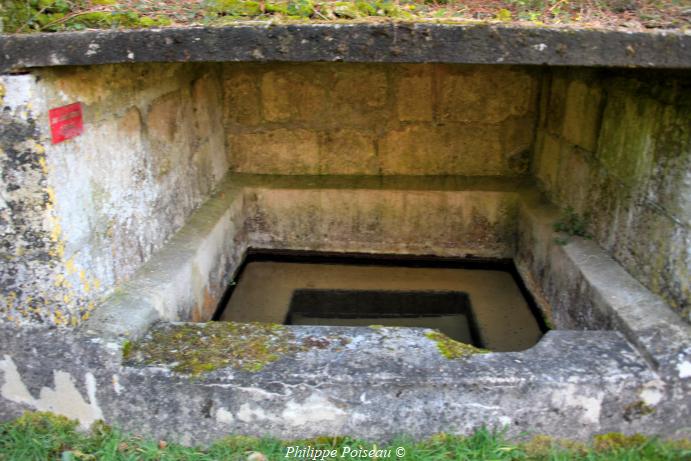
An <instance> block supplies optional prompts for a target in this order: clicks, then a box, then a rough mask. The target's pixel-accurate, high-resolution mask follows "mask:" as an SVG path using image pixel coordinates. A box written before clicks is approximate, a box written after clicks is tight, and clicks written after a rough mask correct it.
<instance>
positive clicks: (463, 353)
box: [425, 331, 490, 359]
mask: <svg viewBox="0 0 691 461" xmlns="http://www.w3.org/2000/svg"><path fill="white" fill-rule="evenodd" d="M425 336H427V338H429V339H431V340H432V341H434V342H436V343H437V349H439V352H440V353H441V355H443V356H444V357H446V358H447V359H460V358H465V357H470V356H471V355H475V354H487V353H488V352H490V351H488V350H487V349H480V348H478V347H475V346H473V345H471V344H466V343H461V342H458V341H454V340H453V339H451V338H449V337H448V336H446V335H445V334H442V333H440V332H438V331H429V332H427V333H425Z"/></svg>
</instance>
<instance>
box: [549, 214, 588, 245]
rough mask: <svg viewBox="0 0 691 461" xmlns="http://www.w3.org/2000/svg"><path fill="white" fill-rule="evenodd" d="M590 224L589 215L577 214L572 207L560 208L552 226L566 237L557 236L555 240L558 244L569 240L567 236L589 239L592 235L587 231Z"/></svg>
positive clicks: (563, 243) (564, 243)
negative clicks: (559, 213)
mask: <svg viewBox="0 0 691 461" xmlns="http://www.w3.org/2000/svg"><path fill="white" fill-rule="evenodd" d="M589 226H590V215H589V214H587V213H586V214H583V215H581V214H579V213H577V212H576V211H575V210H574V209H573V208H572V207H566V208H565V209H564V210H562V213H561V216H560V217H559V219H558V220H557V222H555V223H554V225H553V228H554V230H555V231H556V232H561V233H563V234H565V235H566V237H557V238H556V239H555V242H556V243H558V244H559V245H566V244H567V243H568V242H569V237H583V238H586V239H591V238H592V235H591V234H590V232H589V231H588V227H589Z"/></svg>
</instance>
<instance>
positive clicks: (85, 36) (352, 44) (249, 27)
mask: <svg viewBox="0 0 691 461" xmlns="http://www.w3.org/2000/svg"><path fill="white" fill-rule="evenodd" d="M189 61H259V62H268V61H347V62H448V63H475V64H530V65H542V64H547V65H554V66H605V67H656V68H684V69H688V68H691V35H690V34H688V33H684V32H673V31H661V32H628V31H608V30H578V29H546V28H532V27H531V28H525V27H515V26H496V25H450V24H409V23H389V24H292V25H289V24H278V25H277V24H261V25H258V24H256V23H255V24H245V25H242V24H239V25H237V26H231V27H221V28H211V27H206V28H203V27H201V28H200V27H197V28H184V29H182V28H180V29H177V28H170V29H152V30H128V31H97V32H66V33H55V34H34V35H12V36H10V35H5V36H2V37H1V38H0V72H8V71H11V70H21V69H27V68H31V67H45V66H66V65H94V64H105V63H124V62H189Z"/></svg>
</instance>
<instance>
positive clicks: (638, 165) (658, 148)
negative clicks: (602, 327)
mask: <svg viewBox="0 0 691 461" xmlns="http://www.w3.org/2000/svg"><path fill="white" fill-rule="evenodd" d="M690 85H691V81H689V79H688V77H686V79H685V80H682V79H680V78H677V76H675V75H668V74H662V73H648V74H646V73H640V72H639V73H638V74H636V77H635V78H634V77H632V76H631V74H627V73H624V72H619V73H616V74H615V73H611V72H610V73H606V72H604V71H602V72H594V71H591V72H586V71H574V70H561V71H556V70H555V71H552V72H549V73H548V74H547V75H546V76H545V79H544V80H543V86H542V96H541V115H540V121H539V128H538V137H537V140H536V159H535V162H534V174H535V176H536V178H537V180H538V182H539V184H540V185H541V186H542V188H543V189H544V190H545V191H546V193H547V194H548V195H549V197H550V198H551V199H552V200H553V201H554V202H555V203H557V204H559V205H560V207H562V208H566V207H571V208H573V210H574V211H575V213H576V214H577V216H580V217H581V218H583V219H584V220H585V221H587V222H589V227H588V231H589V233H591V234H592V237H593V238H594V239H595V241H596V242H597V243H598V244H599V245H600V246H602V247H603V248H604V249H605V250H606V251H607V252H608V253H610V254H611V255H612V256H613V257H614V258H615V259H616V260H617V261H618V262H619V263H620V264H622V265H623V266H624V267H625V268H626V270H627V271H629V272H630V273H631V274H632V275H633V276H634V277H635V278H637V279H638V280H639V281H640V282H642V283H643V284H644V285H645V286H646V287H647V288H648V289H650V290H651V291H653V292H654V293H656V294H659V295H660V296H662V297H663V298H664V299H665V300H666V301H667V302H668V303H669V304H670V305H671V306H672V307H673V308H674V309H675V310H677V312H679V313H681V314H682V316H685V317H686V318H687V319H689V318H691V317H689V316H690V315H691V313H690V312H689V307H690V304H689V303H690V301H689V300H690V298H691V125H690V124H689V121H690V120H691V92H689V88H690Z"/></svg>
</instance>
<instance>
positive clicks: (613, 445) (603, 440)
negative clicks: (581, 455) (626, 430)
mask: <svg viewBox="0 0 691 461" xmlns="http://www.w3.org/2000/svg"><path fill="white" fill-rule="evenodd" d="M647 441H648V437H646V436H644V435H642V434H633V435H625V434H622V433H620V432H610V433H608V434H600V435H596V436H595V437H594V438H593V448H594V449H595V450H596V451H600V452H602V451H614V450H619V449H631V448H638V447H641V446H643V445H644V444H645V443H646V442H647Z"/></svg>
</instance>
